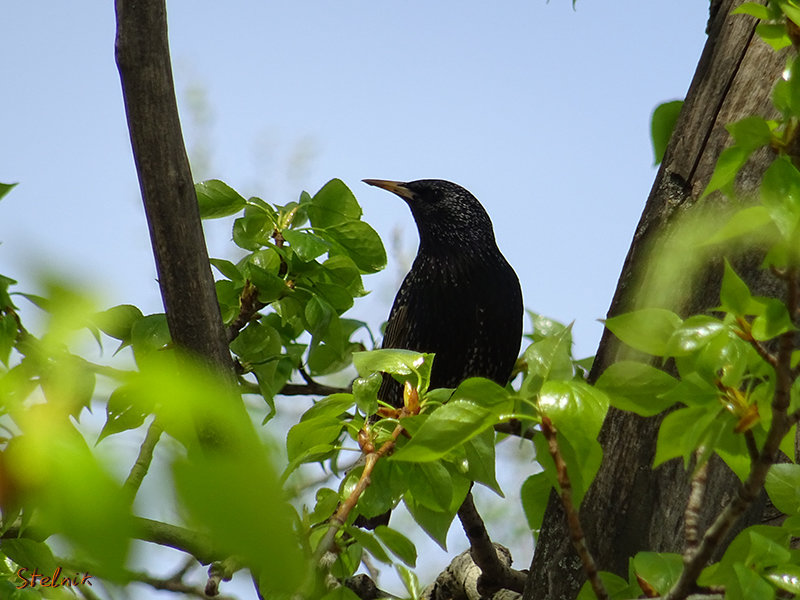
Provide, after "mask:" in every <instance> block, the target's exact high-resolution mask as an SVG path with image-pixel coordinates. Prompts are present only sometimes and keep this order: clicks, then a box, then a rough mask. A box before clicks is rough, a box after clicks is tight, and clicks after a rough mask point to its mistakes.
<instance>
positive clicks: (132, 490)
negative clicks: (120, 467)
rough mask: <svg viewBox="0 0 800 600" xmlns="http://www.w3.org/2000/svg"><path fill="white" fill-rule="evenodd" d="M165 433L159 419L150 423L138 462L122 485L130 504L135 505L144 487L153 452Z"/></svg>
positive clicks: (140, 448)
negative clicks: (137, 495) (142, 486)
mask: <svg viewBox="0 0 800 600" xmlns="http://www.w3.org/2000/svg"><path fill="white" fill-rule="evenodd" d="M163 431H164V429H163V428H162V427H161V425H159V424H158V420H157V419H156V420H154V421H153V422H152V423H150V427H149V428H148V429H147V434H146V435H145V437H144V441H143V442H142V445H141V446H140V447H139V456H137V457H136V462H135V463H133V467H131V471H130V473H129V474H128V478H127V479H126V480H125V483H124V484H123V485H122V493H123V494H124V495H125V497H126V498H127V500H128V503H129V504H132V503H133V501H134V499H135V498H136V493H137V492H138V491H139V487H140V486H141V485H142V480H143V479H144V476H145V475H147V471H148V470H149V469H150V463H151V462H152V461H153V451H154V450H155V447H156V444H157V443H158V439H159V438H160V437H161V433H162V432H163Z"/></svg>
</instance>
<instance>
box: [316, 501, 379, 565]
mask: <svg viewBox="0 0 800 600" xmlns="http://www.w3.org/2000/svg"><path fill="white" fill-rule="evenodd" d="M335 508H336V506H335V505H334V509H335ZM331 514H332V513H331ZM328 516H330V514H329V515H328ZM346 531H347V535H349V536H350V537H352V538H353V539H355V541H356V542H358V543H359V544H361V546H362V547H363V548H364V550H366V551H367V552H369V553H370V554H371V555H372V556H374V557H375V558H376V559H377V560H379V561H381V562H382V563H383V564H386V565H391V564H392V559H391V558H389V555H388V554H387V553H386V550H384V549H383V546H382V545H381V543H380V542H379V541H378V538H377V537H376V536H375V533H374V532H371V531H364V530H363V529H359V528H358V527H348V528H347V530H346Z"/></svg>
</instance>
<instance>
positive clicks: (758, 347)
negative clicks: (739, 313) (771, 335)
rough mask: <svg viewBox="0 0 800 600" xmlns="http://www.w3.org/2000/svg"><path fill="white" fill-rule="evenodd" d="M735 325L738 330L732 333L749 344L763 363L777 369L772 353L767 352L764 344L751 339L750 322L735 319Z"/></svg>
mask: <svg viewBox="0 0 800 600" xmlns="http://www.w3.org/2000/svg"><path fill="white" fill-rule="evenodd" d="M736 324H737V325H738V326H739V330H734V333H736V335H738V336H739V337H740V338H742V339H743V340H744V341H745V342H747V343H749V344H750V345H751V346H752V348H753V350H755V351H756V354H758V355H759V356H760V357H761V358H762V360H763V361H764V362H766V363H767V364H768V365H770V366H771V367H772V368H777V366H778V358H777V357H776V356H775V355H774V354H772V352H770V351H769V350H767V348H766V346H764V344H762V343H761V342H759V341H758V340H757V339H755V338H754V337H753V334H752V326H751V325H750V322H749V321H747V319H745V318H744V317H736Z"/></svg>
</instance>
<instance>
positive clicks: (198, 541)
mask: <svg viewBox="0 0 800 600" xmlns="http://www.w3.org/2000/svg"><path fill="white" fill-rule="evenodd" d="M133 537H134V538H136V539H138V540H142V541H145V542H152V543H154V544H159V545H160V546H168V547H170V548H174V549H176V550H180V551H182V552H186V553H187V554H191V555H192V556H194V557H195V558H196V559H197V560H198V561H200V563H201V564H204V565H207V564H209V563H210V562H212V561H214V560H219V559H220V558H221V555H220V553H219V552H217V551H216V550H215V549H214V544H213V540H211V539H210V538H209V537H207V536H205V535H203V534H201V533H198V532H196V531H192V530H191V529H186V528H185V527H178V526H177V525H170V524H169V523H162V522H160V521H153V520H152V519H145V518H143V517H133Z"/></svg>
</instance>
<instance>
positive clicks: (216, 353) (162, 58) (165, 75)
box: [116, 0, 232, 373]
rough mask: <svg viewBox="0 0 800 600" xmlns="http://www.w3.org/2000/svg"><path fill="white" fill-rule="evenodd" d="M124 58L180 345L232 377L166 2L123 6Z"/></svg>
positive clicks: (135, 137)
mask: <svg viewBox="0 0 800 600" xmlns="http://www.w3.org/2000/svg"><path fill="white" fill-rule="evenodd" d="M116 15H117V38H116V58H117V66H118V68H119V73H120V79H121V81H122V92H123V97H124V100H125V110H126V113H127V117H128V129H129V130H130V136H131V144H132V146H133V156H134V160H135V161H136V170H137V173H138V175H139V186H140V188H141V190H142V199H143V201H144V206H145V212H146V214H147V222H148V226H149V228H150V239H151V242H152V246H153V253H154V255H155V260H156V270H157V272H158V281H159V285H160V286H161V295H162V298H163V300H164V308H165V310H166V314H167V322H168V324H169V329H170V333H171V334H172V339H173V340H174V342H175V343H176V344H178V345H179V346H181V347H182V348H184V349H186V350H189V351H190V352H191V353H193V354H195V355H197V356H199V357H201V358H203V359H205V360H207V361H209V362H211V363H213V364H215V365H217V366H218V367H219V368H220V369H221V370H222V371H224V372H227V373H232V361H231V356H230V351H229V350H228V344H227V337H226V333H225V331H224V329H223V325H222V318H221V316H220V311H219V305H218V303H217V298H216V293H215V290H214V280H213V277H212V274H211V268H210V266H209V262H208V252H207V250H206V245H205V239H204V236H203V229H202V226H201V222H200V213H199V209H198V206H197V197H196V195H195V192H194V183H193V180H192V174H191V170H190V168H189V160H188V158H187V156H186V149H185V147H184V143H183V134H182V132H181V124H180V120H179V117H178V107H177V103H176V100H175V88H174V85H173V81H172V66H171V63H170V55H169V42H168V39H167V15H166V4H165V1H164V0H117V1H116Z"/></svg>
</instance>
